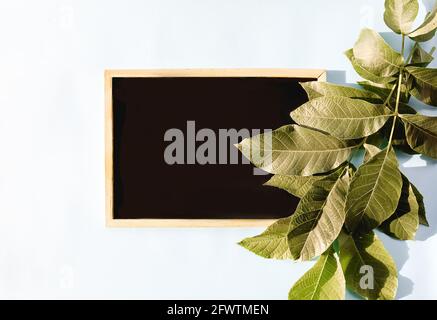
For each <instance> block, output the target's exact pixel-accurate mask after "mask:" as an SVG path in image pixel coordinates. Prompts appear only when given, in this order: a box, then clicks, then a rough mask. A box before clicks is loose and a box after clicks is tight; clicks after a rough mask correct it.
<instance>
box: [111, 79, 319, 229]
mask: <svg viewBox="0 0 437 320" xmlns="http://www.w3.org/2000/svg"><path fill="white" fill-rule="evenodd" d="M258 72H259V75H258V76H256V74H257V72H256V71H253V70H251V71H250V72H244V71H239V72H238V71H234V72H231V71H227V73H226V72H225V71H223V74H222V73H221V72H220V70H215V71H214V72H210V73H208V72H201V71H199V72H198V73H196V72H195V71H191V72H187V75H185V76H184V75H183V74H182V75H181V74H180V73H177V72H173V73H172V72H171V71H166V72H164V74H163V76H160V74H159V73H158V75H157V74H156V73H155V72H151V71H143V72H132V73H129V72H116V71H109V72H107V74H106V81H107V92H106V94H107V96H106V97H107V110H106V111H107V113H106V115H107V118H106V121H107V133H106V134H107V143H106V147H107V153H106V156H107V159H106V164H107V168H106V169H107V170H106V176H107V210H108V222H109V225H117V223H118V222H123V221H124V222H126V221H128V222H129V223H127V224H126V223H125V224H121V225H131V226H136V225H139V226H140V225H144V226H147V225H153V226H156V225H158V226H159V225H162V226H168V225H171V226H178V225H181V223H182V225H194V226H196V225H203V226H209V225H229V226H232V225H233V223H232V222H233V221H234V222H236V224H238V225H260V223H262V222H263V221H265V219H269V220H271V219H276V218H279V217H284V216H288V215H290V214H291V213H292V212H293V210H294V209H295V207H296V205H297V199H296V198H294V197H293V196H291V195H290V194H288V193H287V192H285V191H283V190H279V189H276V188H272V187H267V186H263V183H264V182H266V181H267V180H268V179H269V178H270V175H263V174H261V175H260V174H259V173H260V172H256V171H254V168H253V166H252V165H251V164H248V163H243V162H244V161H243V159H242V156H241V154H239V153H238V161H237V162H238V163H233V164H232V163H230V162H232V159H231V153H232V151H233V150H232V148H235V147H234V146H233V145H232V144H231V139H229V136H226V135H222V133H223V132H226V131H224V130H229V129H236V130H235V131H233V132H234V133H235V132H236V131H239V130H242V129H243V130H245V131H244V132H246V133H247V132H250V134H253V133H257V132H258V131H252V130H261V132H263V131H264V130H265V129H275V128H278V127H280V126H282V125H284V124H288V123H290V122H291V119H290V117H289V113H290V111H291V110H293V109H294V108H296V107H298V106H299V105H301V104H302V103H304V102H305V101H306V100H307V97H306V94H305V92H304V91H303V89H302V88H301V87H300V86H299V82H304V81H314V80H317V79H319V78H320V77H321V76H322V75H323V72H322V71H318V70H314V71H308V70H307V71H306V72H305V71H302V76H299V72H298V71H296V70H286V71H284V70H276V72H275V70H270V71H265V70H259V71H258ZM211 73H212V75H210V74H211ZM247 73H249V76H248V75H247ZM266 73H268V74H267V75H266ZM276 74H277V75H276ZM285 75H289V76H285ZM108 104H110V105H109V106H108ZM202 129H204V130H203V131H202ZM205 129H206V131H205ZM220 130H221V131H220ZM108 131H109V132H108ZM166 132H167V133H166ZM205 132H206V133H207V134H203V135H202V133H205ZM228 132H230V131H228ZM239 132H240V133H242V132H243V131H239ZM175 133H176V134H177V135H178V136H177V137H176V135H175ZM208 134H209V135H208ZM196 135H197V138H198V139H197V141H193V140H195V138H196ZM108 136H109V137H108ZM181 137H182V140H181ZM176 139H178V143H179V144H178V146H177V148H173V147H174V146H175V145H176V144H173V143H174V142H175V141H176ZM165 140H168V141H165ZM207 140H208V144H205V141H207ZM240 140H241V137H240ZM234 142H235V141H234ZM172 144H173V147H171V145H172ZM220 144H221V145H220ZM202 145H204V147H203V149H202V151H203V152H200V150H199V148H202V147H201V146H202ZM205 146H208V148H207V150H206V149H205ZM223 146H225V147H223ZM166 150H167V151H166ZM205 150H206V151H205ZM223 151H224V152H225V154H224V155H223ZM196 152H197V153H196ZM198 154H200V155H203V156H206V157H207V160H205V157H203V158H201V157H198V156H197V155H198ZM233 162H235V158H234V159H233ZM246 162H247V161H246ZM160 221H161V222H162V223H161V224H160ZM237 222H238V223H237ZM244 222H247V223H244Z"/></svg>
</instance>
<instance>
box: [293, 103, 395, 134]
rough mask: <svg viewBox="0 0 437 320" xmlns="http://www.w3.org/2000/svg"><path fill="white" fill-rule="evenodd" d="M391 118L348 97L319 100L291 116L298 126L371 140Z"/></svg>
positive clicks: (302, 107) (388, 111) (379, 108)
mask: <svg viewBox="0 0 437 320" xmlns="http://www.w3.org/2000/svg"><path fill="white" fill-rule="evenodd" d="M391 115H392V112H391V111H390V110H389V109H387V108H383V107H382V106H377V105H374V104H371V103H368V102H366V101H364V100H356V99H351V98H346V97H320V98H316V99H313V100H310V101H308V102H307V103H305V104H303V105H302V106H300V107H299V108H297V109H295V110H294V111H292V112H291V113H290V116H291V117H292V119H293V120H294V121H295V122H297V123H298V124H300V125H302V126H306V127H312V128H316V129H319V130H321V131H324V132H327V133H329V134H330V135H332V136H334V137H337V138H339V139H358V138H363V137H366V136H369V135H371V134H373V133H375V132H377V131H378V130H379V129H381V128H382V126H383V125H384V124H385V123H386V121H387V120H388V119H389V118H390V116H391Z"/></svg>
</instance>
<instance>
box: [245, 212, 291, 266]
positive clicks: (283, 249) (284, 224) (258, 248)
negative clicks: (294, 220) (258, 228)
mask: <svg viewBox="0 0 437 320" xmlns="http://www.w3.org/2000/svg"><path fill="white" fill-rule="evenodd" d="M290 219H291V217H287V218H282V219H279V220H278V221H276V222H275V223H273V224H272V225H270V226H269V227H268V228H267V229H266V230H265V231H264V232H263V233H261V234H260V235H258V236H255V237H251V238H246V239H244V240H242V241H241V242H240V243H239V245H241V246H242V247H244V248H246V249H247V250H249V251H252V252H253V253H255V254H257V255H259V256H261V257H264V258H268V259H291V254H290V250H289V248H288V242H287V241H288V240H287V233H288V229H289V225H290Z"/></svg>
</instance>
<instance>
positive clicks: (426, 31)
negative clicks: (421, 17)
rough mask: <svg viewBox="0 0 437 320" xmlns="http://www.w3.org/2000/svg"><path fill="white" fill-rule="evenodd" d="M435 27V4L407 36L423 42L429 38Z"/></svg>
mask: <svg viewBox="0 0 437 320" xmlns="http://www.w3.org/2000/svg"><path fill="white" fill-rule="evenodd" d="M436 28H437V4H436V5H435V6H434V9H433V10H432V11H431V12H430V13H428V15H427V16H426V18H425V21H424V22H423V23H422V24H421V25H420V26H419V27H418V28H417V29H416V30H414V31H413V32H411V33H410V34H409V35H408V36H409V37H410V38H411V39H413V40H414V41H417V42H425V41H428V40H431V39H432V38H433V37H434V35H435V31H436Z"/></svg>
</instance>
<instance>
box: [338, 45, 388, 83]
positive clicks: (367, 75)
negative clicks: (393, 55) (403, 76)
mask: <svg viewBox="0 0 437 320" xmlns="http://www.w3.org/2000/svg"><path fill="white" fill-rule="evenodd" d="M344 54H345V55H346V57H347V58H348V59H349V61H350V62H351V64H352V67H353V68H354V69H355V71H356V72H357V73H358V74H359V75H360V76H361V77H363V78H364V79H367V80H370V81H372V82H375V83H388V82H392V81H396V78H395V77H381V76H379V75H377V74H375V73H374V70H373V69H369V68H368V67H367V66H366V65H364V64H362V63H361V62H360V61H358V60H357V59H356V58H355V56H354V53H353V49H349V50H347V51H346V52H345V53H344Z"/></svg>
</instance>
